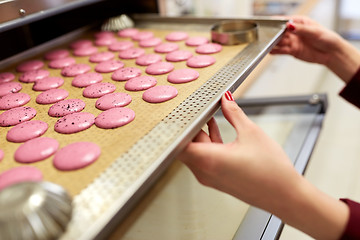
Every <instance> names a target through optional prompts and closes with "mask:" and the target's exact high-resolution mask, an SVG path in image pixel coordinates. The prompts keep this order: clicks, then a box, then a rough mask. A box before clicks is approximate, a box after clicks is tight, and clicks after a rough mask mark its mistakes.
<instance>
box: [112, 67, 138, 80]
mask: <svg viewBox="0 0 360 240" xmlns="http://www.w3.org/2000/svg"><path fill="white" fill-rule="evenodd" d="M140 75H141V70H140V69H139V68H134V67H126V68H121V69H119V70H116V71H115V72H114V73H113V74H112V75H111V79H112V80H114V81H127V80H129V79H131V78H134V77H138V76H140Z"/></svg>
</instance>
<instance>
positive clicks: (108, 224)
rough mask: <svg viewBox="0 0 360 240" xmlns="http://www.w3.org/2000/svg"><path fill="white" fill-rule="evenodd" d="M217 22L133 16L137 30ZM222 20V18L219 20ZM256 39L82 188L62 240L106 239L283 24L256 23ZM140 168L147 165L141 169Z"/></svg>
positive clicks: (195, 26) (204, 26)
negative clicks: (257, 35) (139, 28)
mask: <svg viewBox="0 0 360 240" xmlns="http://www.w3.org/2000/svg"><path fill="white" fill-rule="evenodd" d="M220 20H221V19H201V18H196V19H192V18H161V17H152V16H137V17H135V18H134V21H135V24H136V25H135V26H136V27H142V28H143V27H144V28H153V29H171V30H176V29H179V30H188V29H190V30H193V31H194V30H197V29H201V30H204V29H205V30H207V31H210V28H211V25H212V24H214V23H216V22H218V21H220ZM223 20H226V19H223ZM255 21H256V22H257V23H258V24H259V40H258V41H255V42H252V43H250V44H249V45H248V46H247V47H246V48H245V49H244V50H243V51H241V52H240V53H239V54H238V55H237V56H236V57H234V58H233V59H229V62H228V63H227V64H226V65H225V66H224V67H223V68H222V69H221V70H219V71H218V72H217V73H216V74H215V75H214V76H213V77H211V78H210V79H209V80H208V81H207V82H206V83H205V84H204V85H203V86H202V87H200V88H199V89H198V90H196V91H195V92H194V93H193V94H191V95H190V96H189V97H188V98H187V99H186V100H185V101H184V102H182V103H181V104H180V105H179V106H177V107H176V108H175V109H174V110H173V111H172V112H171V113H170V114H169V115H168V116H167V117H166V118H164V119H163V120H162V121H161V122H160V123H159V124H158V125H156V126H155V127H154V128H153V129H152V130H151V131H150V132H149V133H148V134H147V135H145V136H144V137H143V138H142V139H140V140H139V141H138V142H137V143H136V144H134V145H133V146H132V147H131V148H130V149H129V150H128V151H127V152H126V153H125V154H123V155H122V156H119V158H118V159H116V160H115V161H114V163H113V164H112V165H111V166H110V167H108V168H107V170H106V171H105V172H103V173H102V174H101V175H100V176H99V177H98V178H97V179H95V180H94V182H93V183H92V184H90V185H89V186H88V187H87V188H86V189H84V190H83V191H82V192H81V193H80V194H79V195H77V196H75V198H74V215H73V221H72V222H71V224H70V225H69V229H68V231H67V232H66V234H65V235H64V236H63V239H93V238H104V237H105V236H106V234H107V232H108V231H109V230H111V228H112V227H113V226H114V225H115V224H118V221H119V220H121V219H123V218H124V217H125V216H126V214H127V213H128V212H129V210H130V209H131V207H133V206H134V205H135V204H136V203H137V200H138V199H139V198H141V196H142V195H143V194H144V193H145V192H146V190H147V189H148V188H149V187H150V186H151V185H152V184H153V183H154V182H155V181H156V180H157V179H158V177H159V176H160V175H161V173H162V172H163V171H164V170H165V169H166V168H167V167H168V166H169V164H170V163H171V162H172V160H173V159H174V157H175V156H176V155H177V153H178V152H180V151H181V150H182V149H183V147H184V146H185V145H186V144H187V143H188V142H189V141H190V140H191V139H192V138H193V136H194V135H195V134H196V133H197V132H198V131H199V130H200V129H201V127H202V126H203V125H204V124H205V123H206V122H207V121H208V119H209V118H210V117H211V116H212V115H213V114H214V113H215V112H216V110H217V109H218V108H219V101H220V99H221V96H222V95H223V94H224V93H225V92H226V91H227V90H230V91H234V90H235V89H236V88H237V87H238V86H239V85H240V84H241V83H242V82H243V81H244V80H245V78H246V77H247V76H248V75H249V74H250V72H251V71H252V70H253V69H254V68H255V66H256V65H257V64H258V63H259V62H260V61H261V59H262V58H263V57H264V56H265V55H266V54H267V53H268V52H269V51H270V50H271V48H272V47H273V46H274V45H275V44H276V43H277V41H278V40H279V39H280V37H281V35H282V34H283V32H284V31H285V22H286V21H283V20H274V19H272V20H266V19H259V20H258V21H257V20H255ZM138 166H146V167H143V168H141V169H139V167H138Z"/></svg>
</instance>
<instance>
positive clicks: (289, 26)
mask: <svg viewBox="0 0 360 240" xmlns="http://www.w3.org/2000/svg"><path fill="white" fill-rule="evenodd" d="M287 29H288V30H289V31H291V32H293V31H295V26H294V25H293V24H292V23H289V24H288V27H287Z"/></svg>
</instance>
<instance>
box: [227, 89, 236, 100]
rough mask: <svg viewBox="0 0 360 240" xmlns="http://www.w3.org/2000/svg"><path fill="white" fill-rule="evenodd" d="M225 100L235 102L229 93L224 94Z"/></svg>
mask: <svg viewBox="0 0 360 240" xmlns="http://www.w3.org/2000/svg"><path fill="white" fill-rule="evenodd" d="M225 98H226V100H228V101H235V100H234V97H233V95H232V94H231V92H230V91H227V92H226V93H225Z"/></svg>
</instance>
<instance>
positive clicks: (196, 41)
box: [185, 37, 209, 47]
mask: <svg viewBox="0 0 360 240" xmlns="http://www.w3.org/2000/svg"><path fill="white" fill-rule="evenodd" d="M208 42H209V39H208V38H207V37H189V38H188V39H186V41H185V44H186V45H188V46H191V47H195V46H199V45H202V44H206V43H208Z"/></svg>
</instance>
